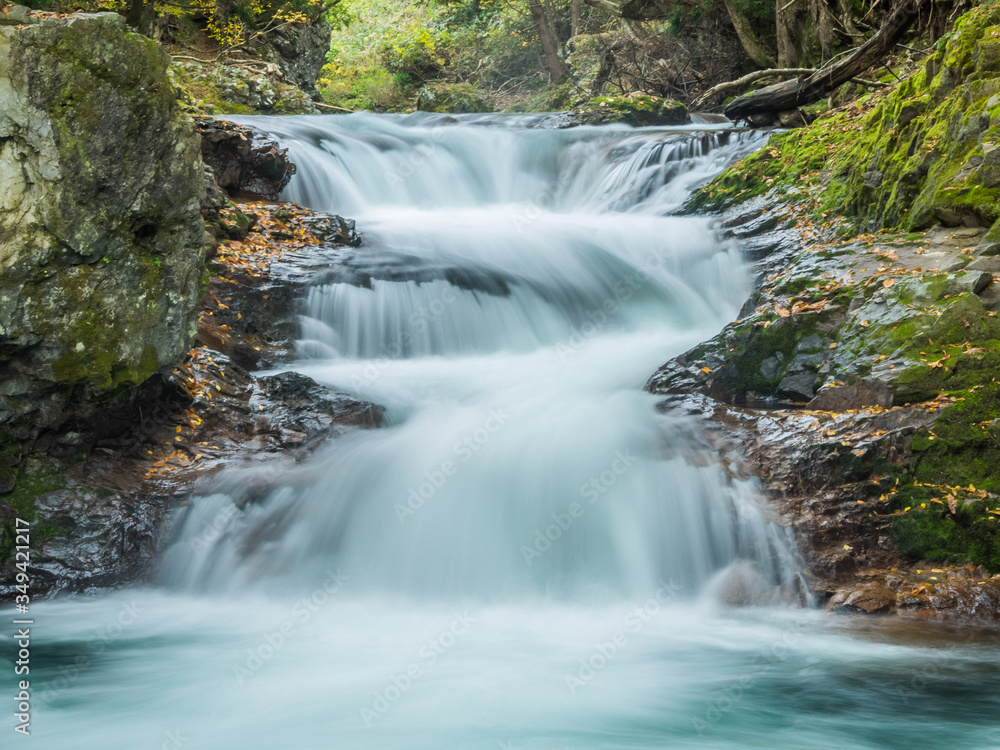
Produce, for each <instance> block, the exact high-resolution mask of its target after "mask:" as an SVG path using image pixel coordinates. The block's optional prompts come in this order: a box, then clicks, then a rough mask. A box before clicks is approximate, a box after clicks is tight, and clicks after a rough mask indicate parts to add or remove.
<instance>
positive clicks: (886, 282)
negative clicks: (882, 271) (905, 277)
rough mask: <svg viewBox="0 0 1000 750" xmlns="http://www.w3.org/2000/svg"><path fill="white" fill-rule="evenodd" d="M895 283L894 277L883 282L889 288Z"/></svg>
mask: <svg viewBox="0 0 1000 750" xmlns="http://www.w3.org/2000/svg"><path fill="white" fill-rule="evenodd" d="M895 283H896V282H895V281H894V280H893V279H886V280H885V281H883V282H882V286H883V287H885V288H886V289H888V288H889V287H891V286H892V285H893V284H895Z"/></svg>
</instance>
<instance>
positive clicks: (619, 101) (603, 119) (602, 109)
mask: <svg viewBox="0 0 1000 750" xmlns="http://www.w3.org/2000/svg"><path fill="white" fill-rule="evenodd" d="M573 115H574V117H575V119H576V120H577V121H578V122H580V123H582V124H584V125H607V124H609V123H615V122H621V123H625V124H627V125H633V126H635V127H646V126H651V125H683V124H685V123H689V122H691V117H690V115H689V114H688V111H687V107H685V106H684V105H683V104H682V103H681V102H678V101H676V100H674V99H664V98H662V97H659V96H650V95H648V94H639V93H633V94H627V95H625V96H595V97H594V98H592V99H591V100H590V101H588V102H587V103H586V104H584V105H582V106H581V107H580V108H579V109H578V110H576V111H575V112H574V113H573Z"/></svg>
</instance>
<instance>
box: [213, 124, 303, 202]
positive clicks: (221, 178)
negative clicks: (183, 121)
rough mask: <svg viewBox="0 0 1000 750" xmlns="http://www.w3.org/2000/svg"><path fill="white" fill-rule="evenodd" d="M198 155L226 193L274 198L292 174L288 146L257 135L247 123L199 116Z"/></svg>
mask: <svg viewBox="0 0 1000 750" xmlns="http://www.w3.org/2000/svg"><path fill="white" fill-rule="evenodd" d="M196 124H197V126H198V130H199V132H200V133H201V155H202V158H203V159H204V161H205V163H206V164H208V166H209V167H211V169H212V172H213V173H214V175H215V179H216V182H217V183H218V185H219V187H221V188H222V189H223V190H225V191H226V192H227V193H229V195H232V196H235V195H239V194H240V193H243V192H245V193H250V194H253V195H257V196H260V197H263V198H267V199H269V200H276V199H277V198H278V195H279V194H280V193H281V191H282V190H283V189H284V188H285V185H287V184H288V181H289V180H290V179H292V175H294V174H295V164H294V163H293V162H292V161H291V160H290V159H289V158H288V149H282V148H278V145H277V144H276V143H274V142H273V141H269V140H266V139H263V138H261V137H260V136H258V135H256V134H255V133H254V131H253V130H252V129H250V128H248V127H246V126H243V125H237V124H236V123H233V122H228V121H226V120H216V119H212V118H208V117H200V118H198V119H197V120H196Z"/></svg>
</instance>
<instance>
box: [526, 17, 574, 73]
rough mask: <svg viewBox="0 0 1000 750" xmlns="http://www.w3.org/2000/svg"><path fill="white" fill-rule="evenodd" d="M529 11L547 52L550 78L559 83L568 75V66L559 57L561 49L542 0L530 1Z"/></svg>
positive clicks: (546, 59)
mask: <svg viewBox="0 0 1000 750" xmlns="http://www.w3.org/2000/svg"><path fill="white" fill-rule="evenodd" d="M528 10H530V11H531V20H532V22H533V23H534V24H535V30H536V31H537V32H538V38H539V40H540V41H541V43H542V49H543V50H544V51H545V65H546V67H547V68H548V70H549V77H550V78H551V79H552V80H553V81H558V80H559V79H560V78H562V77H563V76H564V75H566V65H565V64H564V63H563V61H562V58H561V57H559V47H558V45H557V44H556V40H555V37H554V36H553V35H552V30H551V29H550V28H549V24H548V22H547V21H546V20H545V10H544V8H542V3H541V0H528Z"/></svg>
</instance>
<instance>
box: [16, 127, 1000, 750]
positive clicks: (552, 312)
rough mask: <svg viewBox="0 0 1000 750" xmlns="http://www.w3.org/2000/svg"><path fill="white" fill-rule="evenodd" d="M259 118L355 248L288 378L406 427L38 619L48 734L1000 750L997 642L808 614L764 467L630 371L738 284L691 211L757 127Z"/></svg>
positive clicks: (668, 352) (292, 194)
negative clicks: (706, 434) (718, 451)
mask: <svg viewBox="0 0 1000 750" xmlns="http://www.w3.org/2000/svg"><path fill="white" fill-rule="evenodd" d="M245 119H246V120H247V121H248V122H252V123H253V124H254V125H255V127H257V128H259V129H261V130H264V131H266V132H269V133H271V134H273V135H274V136H275V137H276V138H277V139H278V140H279V141H280V142H281V144H282V145H283V146H288V147H289V150H290V153H291V156H292V158H293V160H294V161H295V162H296V163H297V165H298V174H297V176H296V177H294V178H293V180H292V182H291V184H290V185H289V187H288V189H287V191H286V196H285V197H287V198H288V199H290V200H293V201H296V202H298V203H301V204H302V205H305V206H308V207H310V208H313V209H316V210H321V211H330V212H336V213H339V214H342V215H344V216H350V217H353V218H355V219H357V221H358V227H359V229H360V231H361V232H362V235H363V238H364V244H363V245H362V246H361V247H359V248H357V249H352V250H350V251H348V252H347V253H346V254H345V255H344V256H343V257H341V258H340V259H339V261H338V263H337V264H336V265H335V266H333V267H331V268H330V269H329V270H328V272H326V274H325V275H323V276H322V277H321V278H319V279H317V283H316V285H315V286H313V287H312V288H311V291H310V293H309V294H308V297H307V298H306V299H304V300H302V336H301V341H300V342H299V353H300V358H299V361H298V362H297V363H296V364H295V365H294V367H293V369H295V370H298V371H300V372H303V373H305V374H307V375H309V376H311V377H312V378H314V379H316V380H317V381H319V382H321V383H324V384H326V385H329V386H330V387H332V388H334V389H336V390H340V391H345V392H348V393H352V394H354V395H357V396H359V397H362V398H365V399H368V400H371V401H373V402H376V403H379V404H382V405H384V406H385V407H386V408H387V410H388V417H389V424H388V425H387V426H386V427H384V428H381V429H377V430H359V431H357V432H353V433H349V434H347V435H345V436H343V437H341V438H338V439H337V440H335V441H332V442H331V443H330V444H329V445H328V446H325V447H323V448H322V449H321V450H320V451H319V452H318V453H317V454H316V455H315V456H314V457H312V458H311V459H309V460H307V461H305V462H303V463H302V464H299V465H295V466H289V465H287V464H286V463H284V462H275V465H274V466H269V465H266V464H265V465H257V466H252V467H248V466H237V467H234V468H232V469H231V470H229V471H227V472H226V473H225V474H224V475H223V476H222V477H221V478H220V480H219V482H218V486H217V491H216V492H215V493H214V494H211V495H205V496H201V497H196V498H193V499H192V502H191V503H190V505H189V506H188V507H187V508H186V509H185V510H184V511H183V512H182V513H181V514H179V515H178V517H177V519H176V530H175V533H176V540H175V541H174V543H173V544H172V546H171V547H170V548H169V549H168V550H167V551H166V553H165V555H164V558H163V561H162V565H161V566H160V571H159V574H158V579H157V580H156V581H155V582H154V583H153V584H150V585H149V586H146V587H143V588H139V589H134V590H127V591H123V592H118V593H115V594H113V595H106V596H103V597H100V598H85V597H78V598H71V599H65V600H59V601H54V602H49V603H45V604H41V605H38V606H37V607H35V612H36V615H35V616H36V620H37V622H38V623H39V625H38V626H37V627H36V632H37V633H38V634H39V635H38V636H37V637H38V638H39V640H40V641H44V642H45V643H46V644H47V645H46V646H45V647H44V650H42V647H40V650H39V653H40V654H41V656H40V657H39V661H38V664H37V668H36V667H33V671H37V672H38V674H37V676H36V677H35V680H34V681H33V682H34V685H35V690H36V693H37V695H38V696H39V701H38V703H37V705H36V708H35V715H34V717H33V719H34V720H33V725H32V729H33V734H34V735H35V736H34V737H33V741H34V742H35V743H36V744H38V746H39V747H45V748H51V749H52V750H63V749H66V750H69V749H71V748H86V749H87V750H89V749H90V748H130V749H132V748H134V749H143V748H160V747H171V748H172V747H183V748H185V749H186V750H187V749H188V748H190V749H191V750H195V748H212V749H221V748H239V749H240V750H255V749H257V748H260V749H262V750H263V749H267V750H272V749H273V748H304V749H308V750H313V749H317V750H318V749H320V748H339V747H344V748H352V749H354V748H356V749H358V750H364V749H367V748H378V749H382V750H389V749H391V748H400V749H402V748H405V749H407V750H424V749H427V750H431V749H434V750H464V749H466V748H469V749H472V748H477V749H483V750H486V749H490V750H493V749H496V748H524V749H525V750H527V749H529V748H531V749H534V748H581V749H582V748H588V749H589V748H604V749H608V750H610V749H612V748H615V749H624V748H688V747H692V748H693V747H706V748H745V747H762V748H764V747H767V748H773V747H789V748H792V747H794V748H833V747H836V748H896V747H899V748H945V747H947V748H987V747H998V746H1000V730H998V729H997V722H996V716H997V709H998V708H1000V699H998V696H1000V689H998V688H1000V677H998V674H1000V670H998V667H1000V657H998V650H997V649H996V644H997V639H996V638H995V637H993V636H992V635H989V634H986V635H984V634H982V633H978V634H977V635H976V637H975V638H970V637H968V635H967V634H965V633H963V632H961V631H957V632H952V631H948V630H946V629H943V628H916V627H902V626H899V625H895V626H891V627H890V626H888V625H885V624H880V623H870V622H865V621H860V620H849V619H846V618H833V617H830V616H827V615H823V614H822V613H820V612H818V611H816V610H815V609H814V608H812V607H811V606H810V605H811V604H812V602H811V601H810V598H809V596H808V593H807V592H806V591H805V590H804V587H803V586H802V585H801V582H800V580H799V562H798V552H797V550H796V540H794V539H793V538H791V536H790V535H789V534H788V533H787V531H786V530H784V529H782V528H781V527H779V526H777V525H776V524H774V523H773V522H772V520H771V516H770V514H769V512H768V509H767V508H766V507H765V506H764V505H763V503H762V501H761V499H760V498H759V497H758V496H757V494H756V492H755V488H754V487H753V486H752V485H751V484H748V483H740V482H734V481H731V480H730V479H728V478H727V475H726V473H725V472H724V470H723V468H722V467H720V466H719V465H718V462H717V459H715V458H713V457H712V456H708V455H704V454H703V453H702V452H701V450H700V449H699V448H698V447H697V443H696V442H695V441H694V440H693V439H692V430H693V429H694V426H693V425H691V424H688V423H687V422H685V421H684V420H683V419H681V418H678V417H667V416H665V415H663V414H661V413H659V412H658V411H657V410H656V408H655V403H656V400H655V398H654V397H652V396H650V395H649V394H646V393H644V392H643V391H642V386H643V383H644V382H645V380H646V379H647V378H648V377H649V375H650V374H652V372H653V371H654V370H655V369H656V367H657V366H658V365H660V364H661V363H662V362H664V361H666V360H667V359H668V358H670V357H671V356H674V355H676V354H679V353H681V352H683V351H685V350H686V349H687V348H689V347H691V346H693V345H695V344H697V343H698V342H700V341H703V340H705V339H707V338H709V337H710V336H712V335H713V334H715V333H716V332H717V331H718V330H719V329H720V328H721V327H722V326H723V325H725V323H726V322H728V321H729V320H732V319H733V318H734V317H735V316H736V314H737V312H738V310H739V308H740V306H741V304H742V302H743V300H744V299H745V298H746V296H747V295H748V293H749V291H750V285H751V281H752V279H751V273H750V270H749V268H748V266H747V264H746V263H745V262H744V261H743V259H742V257H741V254H740V248H739V247H736V246H732V245H729V244H725V243H722V242H720V240H719V239H718V238H717V237H716V235H715V234H714V233H713V231H712V230H711V228H710V222H709V220H707V219H706V218H698V217H686V216H673V215H671V214H672V212H674V211H675V210H676V209H677V208H679V207H680V206H681V205H682V204H683V203H684V201H685V199H686V198H687V196H688V195H690V192H691V190H692V189H693V188H694V187H695V186H697V185H698V184H701V183H702V182H703V181H704V180H706V179H707V178H709V177H710V176H711V175H713V174H716V173H717V172H718V171H719V170H720V169H722V168H723V167H724V166H725V165H727V164H729V163H731V162H732V161H733V160H735V159H737V158H739V157H740V156H741V155H743V154H746V153H748V152H749V151H751V150H753V149H754V148H757V147H759V146H760V145H761V143H762V141H761V140H760V137H759V136H757V135H754V134H751V133H743V132H739V131H734V130H732V129H728V128H726V127H724V126H721V125H711V124H707V123H701V124H698V125H694V126H689V127H686V128H674V129H640V130H633V129H627V128H614V127H602V128H574V129H568V130H558V129H552V128H548V127H545V125H546V121H545V120H544V118H532V117H504V116H463V117H457V118H456V117H441V116H428V115H415V116H407V117H401V116H375V115H367V114H358V115H351V116H329V117H326V116H324V117H282V118H245ZM262 488H264V489H262ZM734 597H735V598H743V599H746V598H749V599H750V600H751V604H752V606H746V607H740V608H734V607H729V606H726V605H725V604H723V603H722V602H723V601H724V600H726V599H732V598H734ZM81 658H82V661H81ZM8 671H9V670H5V678H6V672H8ZM4 746H6V745H4Z"/></svg>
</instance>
